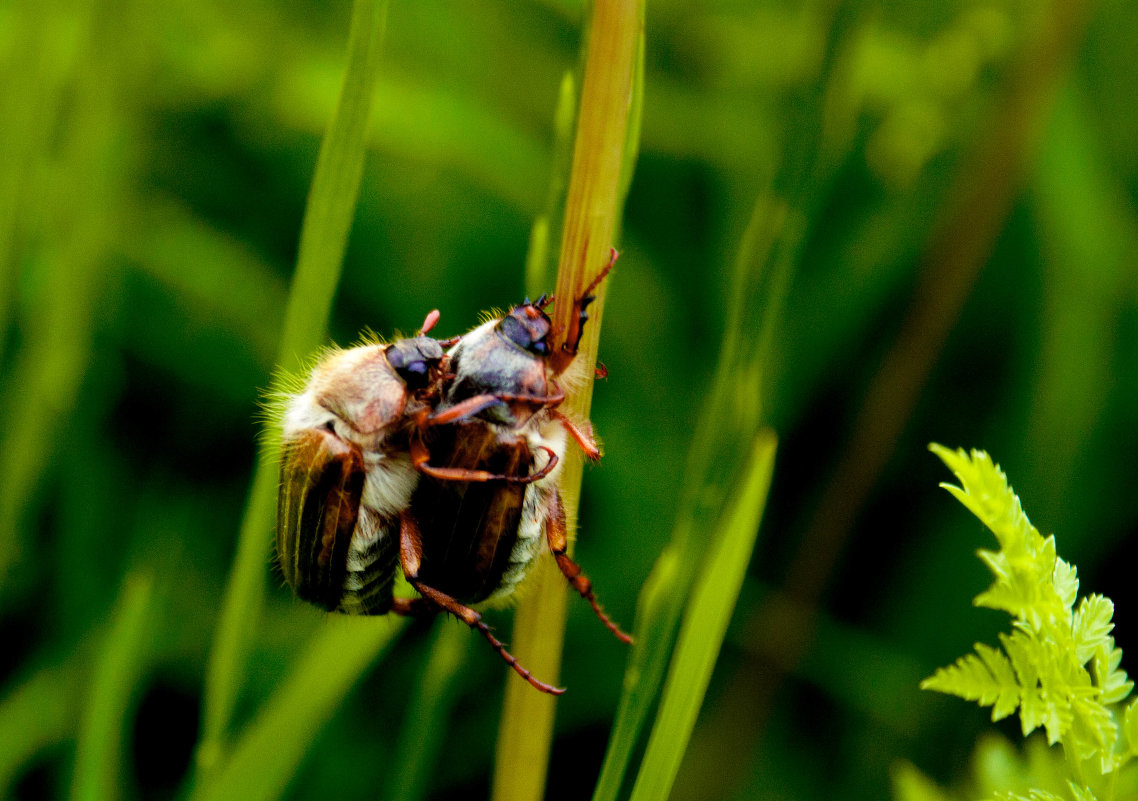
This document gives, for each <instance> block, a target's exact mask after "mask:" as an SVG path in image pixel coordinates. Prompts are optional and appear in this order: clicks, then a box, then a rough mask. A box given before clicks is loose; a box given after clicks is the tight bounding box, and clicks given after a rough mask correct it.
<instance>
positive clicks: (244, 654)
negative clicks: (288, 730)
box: [197, 0, 388, 779]
mask: <svg viewBox="0 0 1138 801" xmlns="http://www.w3.org/2000/svg"><path fill="white" fill-rule="evenodd" d="M387 5H388V3H387V0H356V2H355V3H354V4H353V7H352V22H351V31H350V33H349V36H348V60H347V67H346V68H345V71H344V81H343V84H342V85H341V87H340V97H339V101H338V103H337V106H336V111H335V113H334V115H333V117H332V120H331V122H330V123H329V126H328V131H327V133H326V134H325V136H324V140H323V142H322V143H321V146H320V155H319V156H318V158H317V162H316V171H315V174H314V175H313V179H312V188H311V190H310V191H309V195H308V204H307V206H306V208H305V214H304V223H303V226H302V228H301V235H300V247H299V254H298V257H297V266H296V273H295V274H294V276H293V281H292V288H291V291H290V293H289V300H288V308H287V310H286V312H285V323H284V330H283V332H282V335H281V343H280V351H279V358H278V364H279V365H280V366H281V368H282V369H284V370H295V369H296V368H297V367H299V366H300V365H301V364H302V363H303V360H304V359H305V358H306V357H307V356H308V354H309V353H311V352H312V351H313V350H314V349H315V348H316V347H317V346H318V345H319V344H320V342H321V340H322V339H323V337H324V332H325V330H326V328H327V323H328V315H329V313H330V309H331V305H332V297H333V295H334V294H335V291H336V286H337V284H338V283H339V278H340V269H341V264H342V262H343V257H344V249H345V246H346V244H347V237H348V230H349V228H350V226H351V222H352V217H353V215H354V213H355V207H356V200H357V198H358V196H359V187H360V181H361V179H362V177H363V167H364V159H365V156H366V151H367V133H368V120H369V118H370V116H371V107H372V99H373V97H374V96H375V88H376V82H377V80H378V74H379V69H378V66H379V55H380V51H381V48H382V42H383V32H384V27H385V20H386V15H387ZM267 439H269V440H271V439H272V438H271V437H269V438H267ZM277 458H278V454H277V453H276V450H275V448H273V447H271V446H267V447H266V449H265V456H264V458H263V459H262V460H261V461H260V462H259V463H258V465H257V469H256V472H255V473H254V476H253V484H252V488H251V490H250V493H249V499H248V502H247V506H246V510H245V518H244V520H243V521H242V524H241V530H240V534H239V535H238V542H237V554H236V556H235V557H234V561H233V569H232V572H231V574H230V579H229V584H228V586H227V587H226V592H225V597H224V599H223V601H222V607H221V613H220V615H219V619H218V625H217V632H216V634H215V636H214V642H213V648H212V650H211V651H210V659H209V664H208V667H207V670H206V686H205V701H204V712H203V725H202V738H201V742H200V743H199V746H198V751H197V770H198V773H199V778H202V779H204V778H206V777H207V776H208V774H209V773H210V771H211V770H213V769H214V768H215V767H216V766H217V765H218V764H219V762H220V760H221V757H222V752H223V750H224V742H225V737H226V732H227V730H228V728H229V724H230V719H231V717H232V715H233V709H234V706H235V705H236V702H237V696H238V693H239V692H240V688H241V684H242V680H243V676H244V673H245V665H246V663H247V662H248V659H249V650H250V641H251V639H252V635H253V631H254V630H255V628H256V625H257V621H258V619H259V618H260V614H261V607H262V604H263V601H264V592H265V584H264V581H265V563H266V562H267V561H268V559H267V556H268V551H269V543H270V540H271V537H270V532H271V531H272V526H273V509H274V499H275V497H276V492H277V478H276V471H277Z"/></svg>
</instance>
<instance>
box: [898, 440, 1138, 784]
mask: <svg viewBox="0 0 1138 801" xmlns="http://www.w3.org/2000/svg"><path fill="white" fill-rule="evenodd" d="M929 447H930V450H932V451H933V452H934V453H935V454H936V455H937V456H939V457H940V458H941V460H942V461H944V463H945V464H946V465H947V466H948V467H949V468H950V469H951V470H952V471H953V472H954V473H955V474H956V476H957V478H958V479H959V480H960V486H952V485H945V484H942V485H941V486H943V487H945V489H947V490H948V491H949V492H950V493H952V495H953V496H954V497H955V498H956V499H957V500H959V501H960V502H961V503H962V504H964V505H965V506H966V507H967V508H968V509H969V510H970V511H971V512H972V513H973V514H975V515H976V516H977V517H978V518H979V519H980V521H981V522H983V523H984V524H985V525H986V526H987V527H988V528H989V529H990V530H991V531H992V533H993V534H995V536H996V540H997V542H998V544H999V546H1000V547H999V550H980V551H979V552H978V555H979V557H980V559H981V560H982V561H983V562H984V564H985V565H987V566H988V569H989V570H990V571H991V572H992V576H993V582H992V585H991V586H990V587H989V588H988V589H987V590H985V591H984V592H982V593H980V594H979V595H977V596H976V598H975V599H974V603H975V604H976V605H977V606H983V607H987V608H991V609H1000V610H1003V611H1005V612H1007V613H1008V614H1010V615H1011V616H1012V631H1011V633H1009V634H1001V635H1000V644H1001V645H1002V647H1003V650H1002V651H1001V650H1000V649H997V648H991V647H989V646H985V645H979V644H978V645H976V646H975V649H976V653H975V654H969V655H967V656H965V657H962V658H961V659H959V660H957V661H956V663H955V664H953V665H950V666H949V667H947V668H942V669H941V670H938V671H937V672H936V673H934V674H933V676H932V677H930V678H928V679H926V680H925V681H924V682H923V683H922V684H921V687H922V688H924V689H930V690H937V691H939V692H947V693H951V694H953V695H958V696H960V697H962V698H965V699H967V700H970V701H977V702H978V703H980V704H981V705H983V706H992V707H993V709H992V719H993V720H999V719H1000V718H1002V717H1006V716H1007V715H1010V714H1011V713H1012V712H1015V711H1016V710H1017V709H1018V711H1019V715H1020V723H1021V727H1022V729H1023V733H1024V736H1026V735H1028V734H1030V733H1031V732H1032V731H1034V730H1035V729H1037V728H1042V729H1044V730H1045V731H1046V734H1047V742H1048V743H1049V744H1050V745H1054V744H1056V743H1061V744H1062V745H1063V748H1064V750H1065V751H1066V752H1067V754H1068V756H1069V757H1070V758H1072V759H1074V760H1075V761H1076V762H1077V763H1082V762H1085V761H1094V762H1095V763H1096V764H1097V766H1098V768H1099V770H1100V772H1101V773H1109V772H1111V771H1113V770H1114V769H1115V768H1117V767H1119V766H1120V765H1121V764H1123V763H1124V762H1125V761H1128V760H1129V759H1131V758H1132V757H1133V756H1138V711H1135V708H1136V707H1135V705H1134V704H1132V705H1131V706H1130V707H1129V708H1128V709H1127V710H1126V712H1125V721H1124V723H1123V724H1122V725H1121V727H1120V724H1119V721H1118V719H1117V718H1116V716H1115V713H1114V712H1113V711H1112V710H1111V708H1110V705H1112V704H1117V703H1118V702H1120V701H1122V700H1124V699H1125V698H1126V697H1127V696H1129V695H1130V693H1131V691H1132V690H1133V689H1134V682H1133V681H1131V680H1130V679H1129V677H1128V676H1127V675H1126V672H1125V671H1123V670H1122V669H1121V667H1120V665H1121V662H1122V651H1121V649H1119V648H1116V647H1115V645H1114V638H1113V637H1112V636H1111V632H1112V631H1113V629H1114V622H1113V617H1114V604H1113V603H1112V602H1111V601H1110V600H1109V599H1108V598H1106V597H1104V596H1102V595H1099V594H1097V593H1096V594H1091V595H1088V596H1085V597H1084V598H1082V600H1081V601H1078V604H1077V605H1076V601H1077V600H1078V591H1079V579H1078V574H1077V571H1076V570H1075V567H1074V566H1073V565H1071V564H1070V563H1068V562H1065V561H1064V560H1063V559H1060V558H1059V556H1058V553H1057V549H1056V545H1055V538H1054V537H1053V536H1048V537H1044V536H1043V535H1042V534H1040V533H1039V531H1038V530H1037V529H1036V528H1035V526H1033V525H1032V524H1031V522H1030V521H1029V520H1028V519H1027V515H1026V514H1025V513H1024V511H1023V508H1022V506H1021V504H1020V501H1019V498H1018V497H1017V496H1016V494H1015V492H1014V491H1013V490H1012V488H1011V486H1010V485H1009V484H1008V480H1007V477H1006V476H1005V475H1004V473H1003V471H1002V470H1000V468H999V467H998V466H997V465H996V464H995V463H993V462H992V459H991V457H989V456H988V454H986V453H984V452H983V451H976V450H973V451H972V452H971V453H966V452H965V451H964V450H956V451H950V450H949V449H947V448H944V447H942V446H940V445H935V444H934V445H930V446H929ZM1120 737H1122V738H1123V739H1124V746H1123V747H1122V748H1119V747H1118V745H1119V743H1118V741H1119V738H1120ZM1037 792H1041V791H1033V794H1032V795H1031V796H1030V797H1031V798H1032V799H1035V798H1036V797H1037V795H1036V793H1037ZM1090 792H1091V791H1090V790H1088V789H1086V788H1081V787H1076V786H1075V785H1072V786H1071V793H1072V794H1073V795H1074V796H1075V798H1076V799H1077V801H1083V799H1084V798H1092V797H1093V796H1091V795H1085V796H1084V795H1083V793H1086V794H1089V793H1090ZM1007 797H1009V798H1011V797H1013V796H1007ZM1038 797H1039V798H1045V797H1049V796H1046V795H1042V794H1041V795H1038Z"/></svg>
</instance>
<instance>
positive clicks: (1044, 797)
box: [991, 790, 1067, 801]
mask: <svg viewBox="0 0 1138 801" xmlns="http://www.w3.org/2000/svg"><path fill="white" fill-rule="evenodd" d="M991 801H1067V799H1065V798H1063V797H1062V796H1059V795H1055V793H1049V792H1047V791H1046V790H1030V791H1029V792H1028V794H1027V795H1022V794H1020V793H996V794H995V795H994V796H992V799H991Z"/></svg>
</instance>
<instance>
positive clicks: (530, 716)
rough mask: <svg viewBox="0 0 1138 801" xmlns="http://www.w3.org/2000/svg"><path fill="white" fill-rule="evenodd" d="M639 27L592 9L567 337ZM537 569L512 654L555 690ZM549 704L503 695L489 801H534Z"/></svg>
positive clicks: (571, 487) (548, 614)
mask: <svg viewBox="0 0 1138 801" xmlns="http://www.w3.org/2000/svg"><path fill="white" fill-rule="evenodd" d="M642 27H643V3H642V0H606V1H605V2H597V3H595V4H594V5H593V9H592V19H591V23H590V27H589V46H588V53H587V56H586V60H585V75H584V82H583V86H582V90H581V100H580V106H579V113H578V115H577V134H576V138H575V141H574V147H573V166H572V171H571V173H570V178H569V194H568V200H567V202H566V208H565V222H564V228H563V233H562V240H561V250H560V257H559V259H558V269H557V287H556V297H557V302H556V304H555V306H554V309H553V322H554V326H555V328H556V330H558V331H566V330H568V328H569V322H570V315H571V314H572V306H573V301H574V299H575V298H577V297H579V296H580V295H582V294H583V293H584V291H585V288H586V287H587V286H588V285H589V283H590V282H591V281H592V280H593V279H594V278H595V277H596V276H597V274H598V273H599V272H600V270H601V269H602V268H603V267H604V265H605V264H606V263H607V261H608V258H609V248H610V247H612V245H613V236H614V234H615V232H616V230H617V218H618V215H619V213H620V209H619V208H618V203H619V198H620V192H619V189H620V177H621V168H622V165H623V163H624V158H625V156H624V152H625V144H626V132H627V128H628V117H629V108H630V104H631V99H632V89H633V72H634V69H633V68H634V65H635V62H636V53H637V44H638V42H639V39H640V34H641V29H642ZM595 294H596V296H597V299H596V301H595V302H594V303H593V305H592V306H590V308H589V325H588V326H587V327H586V328H585V332H584V338H583V339H582V341H581V346H580V352H579V356H578V358H579V359H580V360H581V362H582V363H583V364H585V365H592V364H593V363H594V362H595V361H596V358H597V347H598V342H599V333H600V329H601V320H602V316H603V312H604V298H605V285H604V284H603V283H602V284H601V286H600V287H598V289H597V291H596V292H595ZM585 374H586V376H587V377H586V380H585V381H582V382H581V383H580V384H579V385H578V386H575V387H572V388H571V391H570V392H569V394H568V396H567V397H566V400H565V404H564V406H563V408H564V410H565V411H566V412H567V413H568V414H570V415H571V416H573V417H574V418H576V419H581V420H585V419H588V416H589V408H590V406H591V402H592V393H593V381H592V371H591V370H585ZM582 468H583V465H582V456H581V454H580V452H578V451H575V450H572V449H571V450H570V451H569V453H568V454H567V455H566V459H565V466H564V470H563V473H562V479H561V494H562V498H563V500H564V504H565V512H566V517H567V518H568V524H569V530H570V531H574V530H575V527H576V521H577V506H578V499H579V496H580V488H581V473H582ZM555 574H556V569H555V567H554V566H553V565H552V564H551V563H550V562H549V560H545V562H544V563H543V564H541V565H540V566H539V575H538V576H536V577H535V583H537V587H535V591H534V592H533V593H532V594H531V595H530V596H528V597H527V599H526V601H525V602H524V603H523V604H522V605H521V607H520V608H519V610H518V614H517V617H516V621H515V627H514V639H513V653H514V655H515V656H517V657H518V659H519V660H520V661H521V663H522V664H523V665H526V666H527V667H528V668H529V669H530V670H532V671H533V672H534V674H535V675H537V676H540V677H541V678H542V679H543V680H544V681H554V682H555V681H557V678H558V674H559V672H560V671H559V666H560V662H561V650H562V646H563V641H564V628H565V609H566V600H567V596H566V592H567V588H566V586H565V584H564V582H562V581H559V580H557V578H558V577H557V576H556V575H555ZM554 704H555V700H554V698H553V697H552V696H548V695H543V694H541V693H539V692H536V691H535V690H534V689H533V688H532V687H530V686H529V685H528V684H526V683H525V682H523V681H521V680H520V679H518V680H513V679H511V680H510V681H509V682H508V684H507V686H506V698H505V702H504V704H503V708H502V725H501V730H500V734H499V739H498V751H497V764H496V767H495V773H494V786H493V798H494V799H496V801H523V800H525V801H528V800H529V799H536V798H541V797H542V795H543V794H544V790H545V778H546V773H547V768H548V763H549V749H550V743H551V742H552V737H553V717H554V710H555V706H554Z"/></svg>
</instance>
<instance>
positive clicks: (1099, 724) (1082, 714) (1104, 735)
mask: <svg viewBox="0 0 1138 801" xmlns="http://www.w3.org/2000/svg"><path fill="white" fill-rule="evenodd" d="M1067 735H1068V736H1067V739H1066V740H1065V741H1064V742H1065V743H1068V742H1069V743H1070V744H1071V745H1073V747H1074V751H1075V754H1076V756H1078V758H1079V759H1090V758H1092V757H1094V756H1096V755H1105V756H1108V757H1109V756H1110V754H1111V753H1112V752H1113V750H1114V742H1115V740H1117V739H1118V726H1117V725H1116V724H1115V722H1114V719H1113V718H1112V717H1111V715H1110V710H1109V709H1107V708H1106V707H1105V706H1103V705H1102V704H1100V703H1099V702H1098V701H1096V700H1094V699H1093V698H1090V697H1081V696H1074V697H1073V698H1072V699H1071V725H1070V727H1069V731H1068V732H1067ZM1108 764H1109V760H1108Z"/></svg>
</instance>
